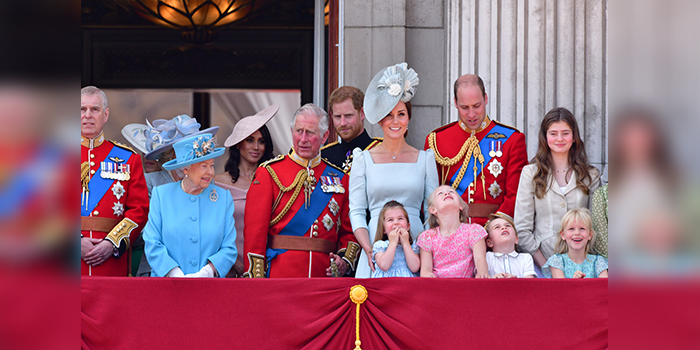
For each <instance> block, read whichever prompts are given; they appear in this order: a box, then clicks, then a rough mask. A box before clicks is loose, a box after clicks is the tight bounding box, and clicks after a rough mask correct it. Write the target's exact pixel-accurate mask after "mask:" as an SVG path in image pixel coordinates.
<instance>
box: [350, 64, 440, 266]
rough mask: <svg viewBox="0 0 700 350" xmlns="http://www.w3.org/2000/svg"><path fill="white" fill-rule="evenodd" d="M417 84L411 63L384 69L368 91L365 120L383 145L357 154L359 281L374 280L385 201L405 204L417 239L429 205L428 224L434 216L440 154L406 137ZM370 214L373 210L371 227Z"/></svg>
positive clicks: (353, 191) (353, 194)
mask: <svg viewBox="0 0 700 350" xmlns="http://www.w3.org/2000/svg"><path fill="white" fill-rule="evenodd" d="M417 85H418V74H417V73H416V72H415V71H414V70H413V69H410V68H408V65H407V64H406V63H400V64H396V65H393V66H389V67H386V68H384V69H382V70H381V71H379V73H377V75H375V76H374V78H373V79H372V81H371V82H370V83H369V86H368V87H367V91H366V92H365V101H364V106H363V108H364V111H365V118H366V119H367V121H369V122H370V123H372V124H377V123H379V125H380V126H381V127H382V131H383V132H384V141H383V142H382V143H381V144H379V145H378V146H376V147H373V148H372V149H370V150H368V151H362V150H360V149H359V148H355V149H354V150H353V163H352V164H353V165H352V170H351V171H350V221H351V223H352V229H353V232H354V233H355V237H357V241H358V242H359V243H360V246H362V251H363V252H362V254H361V255H360V261H359V262H358V263H357V273H356V275H355V276H356V277H358V278H367V277H371V273H372V271H373V270H374V264H373V263H372V258H373V251H372V243H371V242H374V236H375V231H376V228H377V218H378V217H379V212H380V211H381V209H382V207H383V206H384V204H385V203H386V202H388V201H390V200H395V201H397V202H399V203H401V204H403V206H404V208H405V209H406V211H407V213H408V216H409V222H410V223H411V227H413V228H414V229H413V230H412V231H411V232H412V234H413V241H415V240H416V238H417V235H418V234H420V233H421V232H422V229H421V228H422V227H424V225H423V222H421V220H420V209H421V204H422V203H423V202H424V201H425V203H426V205H425V208H424V209H425V216H424V217H425V218H426V220H427V218H428V217H429V214H428V212H427V211H428V207H427V198H428V196H429V195H430V193H431V192H432V191H433V190H434V189H435V188H437V186H438V175H437V168H436V165H435V155H434V154H433V151H432V150H428V151H422V150H421V151H419V150H417V149H415V148H413V147H411V146H410V145H409V144H407V143H406V139H405V137H406V135H407V133H408V124H409V121H410V119H411V103H410V100H411V98H413V96H414V95H415V93H416V86H417ZM366 210H369V212H370V222H369V225H368V224H367V215H366ZM368 227H369V228H368ZM368 257H369V259H368Z"/></svg>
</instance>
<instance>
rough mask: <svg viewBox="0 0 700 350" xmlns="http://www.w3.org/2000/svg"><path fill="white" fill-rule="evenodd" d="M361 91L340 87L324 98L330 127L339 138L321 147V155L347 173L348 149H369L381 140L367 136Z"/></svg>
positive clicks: (348, 165)
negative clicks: (331, 122) (328, 109)
mask: <svg viewBox="0 0 700 350" xmlns="http://www.w3.org/2000/svg"><path fill="white" fill-rule="evenodd" d="M364 99H365V94H363V93H362V91H360V89H358V88H355V87H352V86H341V87H339V88H337V89H335V91H333V93H331V97H330V98H329V99H328V105H329V106H330V111H329V113H328V114H329V115H330V116H331V118H333V127H334V128H335V131H336V132H337V133H338V135H339V136H340V139H341V140H342V141H334V142H331V143H329V144H327V145H325V146H323V148H321V157H323V158H325V159H327V160H328V161H329V162H330V163H331V164H333V165H335V166H337V167H339V168H341V169H343V171H344V172H345V173H350V168H351V167H352V150H353V149H355V148H356V147H359V148H360V149H362V150H366V149H370V148H372V147H374V146H375V145H377V144H379V143H380V142H381V139H380V138H371V137H369V134H367V131H366V130H365V127H364V121H365V112H364V111H363V110H362V103H363V101H364Z"/></svg>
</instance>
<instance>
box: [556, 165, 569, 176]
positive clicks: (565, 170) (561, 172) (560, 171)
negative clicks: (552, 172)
mask: <svg viewBox="0 0 700 350" xmlns="http://www.w3.org/2000/svg"><path fill="white" fill-rule="evenodd" d="M569 169H571V166H569V167H568V168H566V169H564V170H557V172H558V173H560V174H563V173H565V172H567V171H569Z"/></svg>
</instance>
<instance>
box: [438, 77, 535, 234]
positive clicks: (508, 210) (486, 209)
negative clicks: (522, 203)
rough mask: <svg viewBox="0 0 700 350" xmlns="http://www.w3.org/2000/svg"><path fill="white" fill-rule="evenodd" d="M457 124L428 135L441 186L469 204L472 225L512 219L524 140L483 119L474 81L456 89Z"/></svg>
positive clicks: (481, 94) (463, 80) (480, 92)
mask: <svg viewBox="0 0 700 350" xmlns="http://www.w3.org/2000/svg"><path fill="white" fill-rule="evenodd" d="M454 94H455V106H456V107H457V111H458V113H459V120H458V121H456V122H453V123H450V124H447V125H445V126H442V127H440V128H437V129H435V130H433V132H431V133H430V134H429V135H428V137H427V138H426V140H425V149H428V148H430V149H432V150H433V151H434V152H435V161H436V162H437V167H438V175H439V177H440V184H441V185H444V184H447V185H451V186H452V187H453V188H454V189H455V190H456V191H457V193H459V194H460V195H461V196H462V198H464V201H465V202H467V203H468V204H469V217H470V218H471V220H472V223H478V224H481V225H483V224H485V223H486V221H487V220H488V216H489V214H491V213H496V212H499V213H502V214H506V215H508V216H509V217H511V218H512V217H513V213H514V211H515V196H516V194H517V193H518V183H519V182H520V172H521V171H522V169H523V167H524V166H525V165H526V164H527V147H526V145H525V136H524V135H523V134H522V133H521V132H520V131H518V130H517V129H515V128H513V127H511V126H508V125H504V124H501V123H499V122H496V121H495V120H491V119H490V118H489V117H488V116H487V115H486V104H487V103H488V96H487V95H486V90H485V88H484V82H483V81H482V80H481V78H479V77H478V76H476V75H473V74H467V75H463V76H461V77H459V78H458V79H457V81H455V85H454Z"/></svg>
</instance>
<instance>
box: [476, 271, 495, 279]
mask: <svg viewBox="0 0 700 350" xmlns="http://www.w3.org/2000/svg"><path fill="white" fill-rule="evenodd" d="M474 278H491V276H489V272H488V271H485V272H481V271H479V269H476V274H475V275H474Z"/></svg>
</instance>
